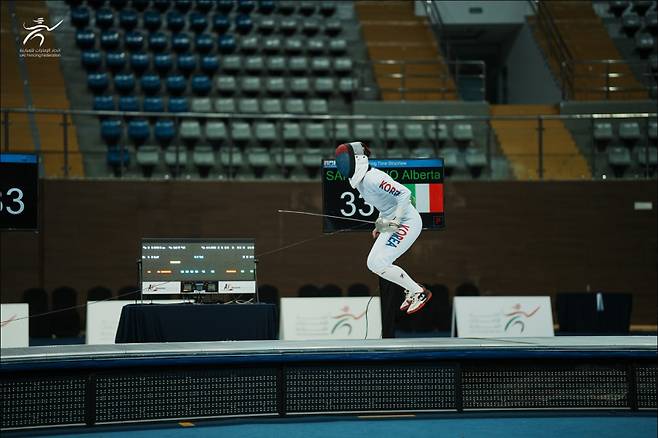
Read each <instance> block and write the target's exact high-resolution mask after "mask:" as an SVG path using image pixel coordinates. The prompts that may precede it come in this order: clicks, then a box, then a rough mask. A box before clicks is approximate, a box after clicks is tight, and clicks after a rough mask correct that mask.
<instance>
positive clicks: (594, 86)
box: [561, 59, 658, 100]
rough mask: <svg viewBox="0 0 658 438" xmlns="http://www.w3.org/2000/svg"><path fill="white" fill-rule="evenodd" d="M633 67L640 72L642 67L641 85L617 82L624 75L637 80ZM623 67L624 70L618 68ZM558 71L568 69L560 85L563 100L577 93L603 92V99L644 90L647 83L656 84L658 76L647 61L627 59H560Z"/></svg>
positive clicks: (645, 90) (571, 97)
mask: <svg viewBox="0 0 658 438" xmlns="http://www.w3.org/2000/svg"><path fill="white" fill-rule="evenodd" d="M578 67H584V68H580V69H579V68H578ZM624 67H626V68H624ZM632 67H636V68H637V69H638V70H639V71H642V70H643V73H642V79H643V80H642V81H641V82H640V86H639V87H638V86H634V87H627V86H622V85H621V84H619V82H620V80H623V78H631V81H635V80H636V77H635V74H633V71H632V70H631V68H632ZM624 69H625V70H626V71H620V70H624ZM579 70H586V72H580V71H579ZM561 71H565V72H566V71H568V72H571V73H570V76H569V77H566V78H565V79H566V80H567V83H566V84H565V85H566V86H565V87H564V88H563V97H564V98H565V99H573V98H574V97H575V96H576V94H577V93H603V94H604V96H605V99H606V100H609V99H610V98H611V97H613V94H615V93H647V91H648V88H649V86H650V84H651V83H652V82H653V83H655V81H656V79H657V78H658V73H657V72H654V71H652V70H651V66H650V65H649V63H648V62H629V61H626V60H623V59H593V60H570V61H563V62H562V65H561ZM601 83H603V84H601Z"/></svg>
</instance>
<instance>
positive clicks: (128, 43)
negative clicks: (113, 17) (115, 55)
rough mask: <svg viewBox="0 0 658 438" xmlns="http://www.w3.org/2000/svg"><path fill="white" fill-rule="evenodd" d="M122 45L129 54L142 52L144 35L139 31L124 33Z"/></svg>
mask: <svg viewBox="0 0 658 438" xmlns="http://www.w3.org/2000/svg"><path fill="white" fill-rule="evenodd" d="M123 45H124V47H125V48H126V50H128V51H130V52H136V51H138V50H142V48H143V47H144V34H142V33H141V32H139V31H136V30H131V31H129V32H126V33H124V35H123Z"/></svg>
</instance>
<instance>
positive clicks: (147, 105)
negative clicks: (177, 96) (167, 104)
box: [142, 96, 164, 113]
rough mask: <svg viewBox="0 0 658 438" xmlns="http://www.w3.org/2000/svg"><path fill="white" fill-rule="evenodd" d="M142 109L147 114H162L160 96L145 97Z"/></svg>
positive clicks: (162, 108) (162, 102)
mask: <svg viewBox="0 0 658 438" xmlns="http://www.w3.org/2000/svg"><path fill="white" fill-rule="evenodd" d="M142 108H143V109H144V112H147V113H162V112H164V101H163V100H162V97H160V96H146V97H145V98H144V105H143V107H142Z"/></svg>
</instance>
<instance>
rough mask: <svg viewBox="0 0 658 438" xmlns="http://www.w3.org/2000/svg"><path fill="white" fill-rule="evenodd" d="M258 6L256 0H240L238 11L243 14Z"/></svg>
mask: <svg viewBox="0 0 658 438" xmlns="http://www.w3.org/2000/svg"><path fill="white" fill-rule="evenodd" d="M255 7H256V2H255V1H254V0H238V11H239V12H242V13H243V14H250V13H251V11H253V10H254V8H255Z"/></svg>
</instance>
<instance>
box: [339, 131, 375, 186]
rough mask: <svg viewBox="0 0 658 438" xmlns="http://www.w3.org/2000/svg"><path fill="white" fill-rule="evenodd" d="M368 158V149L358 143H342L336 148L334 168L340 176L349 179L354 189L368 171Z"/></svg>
mask: <svg viewBox="0 0 658 438" xmlns="http://www.w3.org/2000/svg"><path fill="white" fill-rule="evenodd" d="M369 156H370V149H369V148H368V146H366V145H365V144H364V143H361V142H360V141H355V142H352V143H344V144H341V145H340V146H338V147H337V148H336V167H337V168H338V171H339V172H340V174H341V175H343V176H344V177H346V178H349V181H350V185H351V186H352V187H356V185H357V184H358V183H359V182H360V181H361V180H362V179H363V177H364V176H365V174H366V172H367V171H368V157H369Z"/></svg>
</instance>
